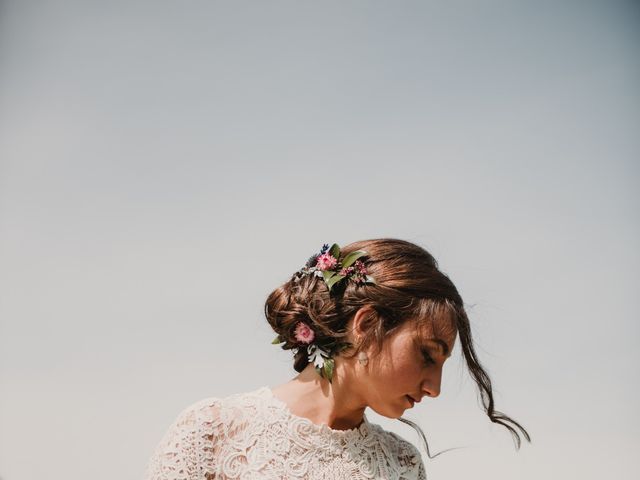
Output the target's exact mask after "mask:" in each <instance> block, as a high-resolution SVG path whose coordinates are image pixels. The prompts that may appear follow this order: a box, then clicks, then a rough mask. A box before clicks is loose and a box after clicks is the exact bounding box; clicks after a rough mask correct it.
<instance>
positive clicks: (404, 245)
mask: <svg viewBox="0 0 640 480" xmlns="http://www.w3.org/2000/svg"><path fill="white" fill-rule="evenodd" d="M356 250H365V251H366V252H367V254H368V255H367V256H366V257H363V260H364V263H365V264H366V267H367V270H368V272H369V274H370V275H371V276H372V277H373V278H374V279H375V282H376V283H375V284H373V285H372V284H366V285H358V284H355V283H354V282H350V281H342V282H339V284H338V285H336V286H334V288H333V290H332V291H331V293H330V292H329V290H328V289H327V287H326V285H325V284H324V281H323V280H322V279H321V278H319V277H316V276H315V275H308V276H305V277H302V278H301V279H299V281H296V280H295V275H294V276H292V278H291V279H290V280H289V281H288V282H286V283H285V284H284V285H282V286H280V287H278V288H276V289H275V290H274V291H273V292H272V293H271V294H270V295H269V297H268V298H267V300H266V302H265V315H266V317H267V320H268V322H269V324H270V325H271V327H272V328H273V329H274V330H275V332H276V333H277V334H278V335H280V337H281V339H283V340H284V341H285V344H284V345H283V348H294V346H295V340H294V329H295V326H296V325H297V323H298V322H300V321H302V322H305V323H307V324H308V325H309V326H311V328H312V329H313V330H314V331H315V333H316V339H317V342H319V343H323V342H327V341H332V340H336V339H340V338H344V337H345V336H346V335H347V332H346V325H347V322H348V321H349V320H350V319H351V318H352V317H353V316H354V314H355V313H356V312H357V311H358V310H359V309H360V308H361V307H364V306H370V307H372V313H371V315H370V316H369V317H367V325H368V327H369V328H368V329H367V332H368V333H367V334H366V337H365V339H364V341H363V343H362V344H360V345H359V346H358V347H356V348H355V351H352V355H355V353H357V351H358V350H359V348H362V347H363V346H365V345H368V344H369V343H371V342H373V343H374V344H376V345H377V346H378V348H379V347H380V346H381V345H382V342H383V340H384V337H385V335H386V334H388V333H389V332H390V331H391V330H392V329H395V328H396V327H398V326H400V325H401V324H402V323H404V322H405V321H407V320H409V319H416V318H418V319H421V318H427V319H431V320H432V323H433V324H435V323H436V322H434V321H433V320H435V319H437V318H442V319H446V320H447V322H446V323H448V324H450V325H452V326H454V327H455V328H456V330H457V332H458V335H459V339H460V345H461V347H462V354H463V356H464V359H465V361H466V364H467V368H468V369H469V372H470V373H471V377H472V378H473V380H474V381H475V383H476V385H477V387H478V390H479V393H480V399H481V401H482V405H483V407H484V410H485V412H486V414H487V416H488V417H489V419H490V420H491V421H492V422H494V423H497V424H500V425H502V426H503V427H505V428H506V429H507V430H509V432H510V433H511V435H512V437H513V440H514V442H515V445H516V448H520V444H521V438H520V434H522V435H523V436H524V438H526V440H527V441H531V439H530V437H529V434H528V433H527V431H526V430H525V429H524V428H523V427H522V426H521V425H520V424H519V423H518V422H516V421H515V420H513V419H511V418H510V417H508V416H507V415H505V414H503V413H501V412H499V411H497V410H495V407H494V400H493V391H492V387H491V380H490V378H489V376H488V375H487V372H486V371H485V370H484V368H483V367H482V365H481V364H480V362H479V361H478V358H477V355H476V352H475V349H474V346H473V339H472V336H471V328H470V326H469V319H468V317H467V314H466V312H465V309H464V305H463V301H462V298H461V297H460V294H459V293H458V290H457V289H456V287H455V285H454V284H453V282H451V280H450V279H449V277H447V276H446V275H445V274H444V273H442V272H441V271H440V270H439V269H438V264H437V262H436V260H435V259H434V258H433V256H432V255H431V254H430V253H429V252H427V251H426V250H424V249H423V248H421V247H419V246H417V245H415V244H413V243H411V242H407V241H405V240H398V239H393V238H380V239H374V240H364V241H360V242H354V243H351V244H349V245H347V246H345V247H343V248H342V252H341V254H342V255H347V254H349V253H350V252H353V251H356ZM336 287H338V288H336ZM307 363H308V360H307V355H306V354H305V352H304V350H303V349H301V350H300V351H298V353H296V355H295V357H294V368H295V370H296V371H298V372H301V371H302V370H303V369H304V368H305V367H306V366H307ZM401 420H403V421H405V419H401ZM405 423H408V424H410V425H411V426H413V427H414V428H416V429H417V430H418V433H419V434H420V435H421V437H422V438H423V440H425V439H424V434H423V433H422V431H421V430H420V429H419V427H417V425H415V424H413V422H409V421H405ZM425 443H426V441H425ZM427 453H429V452H428V445H427ZM429 456H430V455H429Z"/></svg>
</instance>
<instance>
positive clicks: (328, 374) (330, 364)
mask: <svg viewBox="0 0 640 480" xmlns="http://www.w3.org/2000/svg"><path fill="white" fill-rule="evenodd" d="M334 366H335V364H334V361H333V358H325V360H324V366H323V370H324V377H325V378H326V379H327V380H329V383H331V380H332V379H333V368H334Z"/></svg>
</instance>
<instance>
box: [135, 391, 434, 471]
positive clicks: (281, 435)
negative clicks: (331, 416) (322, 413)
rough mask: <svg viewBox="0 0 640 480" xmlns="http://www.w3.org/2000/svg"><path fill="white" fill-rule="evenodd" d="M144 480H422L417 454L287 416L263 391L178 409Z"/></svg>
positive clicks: (391, 437) (357, 432) (384, 438)
mask: <svg viewBox="0 0 640 480" xmlns="http://www.w3.org/2000/svg"><path fill="white" fill-rule="evenodd" d="M144 478H145V480H211V479H216V480H227V479H263V480H275V479H294V478H298V479H302V478H304V479H312V480H315V479H333V480H335V479H347V478H349V479H354V480H365V479H367V480H368V479H394V480H395V479H397V480H401V479H402V480H425V479H426V475H425V472H424V465H423V463H422V460H421V458H420V453H419V452H418V451H417V449H416V448H415V447H414V446H413V445H412V444H411V443H409V442H407V441H406V440H404V439H402V438H401V437H400V436H398V435H396V434H394V433H392V432H388V431H386V430H384V429H382V427H380V426H378V425H375V424H372V423H370V422H369V421H368V420H367V418H366V416H365V418H364V421H363V422H362V423H361V424H360V426H359V427H357V428H354V429H351V430H333V429H331V428H330V427H328V426H327V425H316V424H314V423H313V422H311V421H310V420H309V419H306V418H303V417H298V416H295V415H293V414H292V413H291V411H290V410H289V409H288V408H287V406H286V404H285V403H284V402H282V401H281V400H279V399H278V398H276V397H275V396H274V395H273V393H272V392H271V390H270V389H269V388H268V387H262V388H260V389H258V390H256V391H254V392H249V393H243V394H236V395H231V396H229V397H226V398H222V399H219V398H206V399H203V400H200V401H198V402H196V403H194V404H192V405H191V406H189V407H187V408H186V409H185V410H183V411H182V412H181V413H180V414H179V415H178V417H177V419H176V420H175V421H174V422H173V423H172V424H171V426H170V427H169V429H168V430H167V432H166V433H165V434H164V436H163V437H162V439H161V441H160V443H159V444H158V446H157V447H156V449H155V451H154V453H153V455H152V456H151V459H150V460H149V463H148V465H147V470H146V473H145V477H144Z"/></svg>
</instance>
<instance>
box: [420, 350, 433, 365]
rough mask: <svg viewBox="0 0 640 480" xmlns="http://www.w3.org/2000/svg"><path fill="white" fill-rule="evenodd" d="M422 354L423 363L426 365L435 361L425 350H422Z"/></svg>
mask: <svg viewBox="0 0 640 480" xmlns="http://www.w3.org/2000/svg"><path fill="white" fill-rule="evenodd" d="M422 356H423V357H424V363H425V364H426V365H433V364H434V363H435V362H434V361H433V358H431V355H429V352H428V351H427V350H422Z"/></svg>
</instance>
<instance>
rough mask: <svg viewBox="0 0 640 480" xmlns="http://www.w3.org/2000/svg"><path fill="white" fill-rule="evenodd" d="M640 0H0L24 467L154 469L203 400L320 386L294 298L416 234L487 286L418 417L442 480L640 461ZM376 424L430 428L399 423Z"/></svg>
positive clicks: (1, 258) (0, 176)
mask: <svg viewBox="0 0 640 480" xmlns="http://www.w3.org/2000/svg"><path fill="white" fill-rule="evenodd" d="M639 20H640V11H639V9H638V6H637V4H635V3H634V2H631V1H628V2H623V1H604V0H603V1H600V2H595V1H562V0H561V1H541V2H533V1H453V2H451V1H447V2H444V1H443V2H437V3H436V2H428V1H423V2H410V1H401V2H392V1H388V2H380V1H349V2H344V1H340V2H338V1H322V2H319V1H317V2H311V1H250V2H249V1H233V2H231V1H229V2H218V1H212V0H209V1H204V0H201V1H177V0H176V1H158V0H155V1H122V2H116V1H114V2H87V1H83V2H81V1H72V0H65V1H61V0H59V1H39V2H38V1H7V0H5V1H3V2H1V3H0V72H1V73H0V479H2V480H36V479H41V478H51V479H62V478H64V479H66V480H80V479H82V480H85V479H87V478H91V479H92V480H102V479H104V480H107V479H109V480H111V479H114V478H118V479H131V480H134V479H139V478H140V477H141V476H142V473H143V471H144V468H145V466H146V463H147V461H148V458H149V456H150V455H151V452H152V450H153V448H154V447H155V445H156V444H157V443H158V441H159V440H160V437H161V436H162V434H163V433H164V431H165V430H166V429H167V427H168V426H169V424H170V423H171V422H172V421H173V420H174V418H175V417H176V416H177V414H178V413H179V412H180V411H181V410H182V409H183V408H185V407H186V406H188V405H190V404H192V403H194V402H195V401H197V400H199V399H201V398H205V397H210V396H225V395H228V394H231V393H235V392H244V391H250V390H254V389H256V388H258V387H260V386H262V385H270V386H275V385H277V384H279V383H282V382H284V381H286V380H288V379H289V378H290V377H292V376H293V373H294V372H293V369H292V366H291V365H292V364H291V361H290V356H289V352H283V351H281V350H279V349H278V348H277V347H274V346H273V345H271V344H270V341H271V339H272V338H273V332H272V331H270V329H269V326H268V324H267V322H266V321H265V319H264V317H263V313H262V308H263V304H264V301H265V299H266V297H267V295H268V294H269V293H270V292H271V291H272V290H273V289H274V288H276V287H277V286H278V285H279V284H280V283H281V282H283V281H285V280H287V278H288V277H289V276H290V275H291V274H292V273H293V272H294V271H296V270H297V269H299V268H300V267H301V266H302V265H303V264H304V263H305V261H306V260H307V258H308V257H309V255H311V254H313V253H314V252H316V251H318V249H319V248H320V247H321V246H322V244H323V243H333V242H337V243H339V244H341V245H345V244H347V243H350V242H352V241H355V240H360V239H367V238H377V237H397V238H402V239H406V240H410V241H413V242H415V243H418V244H419V245H421V246H422V247H424V248H426V249H427V250H428V251H430V252H431V253H432V254H433V255H434V256H435V257H436V258H437V259H438V261H439V263H440V266H441V268H442V270H443V271H444V272H446V273H447V274H448V275H449V276H450V278H451V279H452V280H453V281H454V283H455V284H456V285H457V287H458V288H459V290H460V293H461V294H462V296H463V298H464V300H465V302H466V304H467V306H468V311H469V315H470V318H471V321H472V324H473V331H474V333H475V335H476V338H477V341H478V349H479V355H480V356H481V359H482V361H483V363H484V364H485V365H486V367H487V369H488V371H489V372H490V374H491V376H492V380H493V382H494V385H495V388H496V400H497V406H498V408H499V409H500V410H503V411H505V412H506V413H508V414H510V415H512V416H513V417H514V418H516V419H517V420H519V421H521V422H522V423H523V424H524V425H525V426H526V427H527V428H528V429H529V431H530V433H531V435H532V437H533V441H534V443H533V444H531V445H524V446H523V448H522V450H521V451H520V452H518V453H516V452H515V451H514V449H513V446H512V443H511V440H510V437H509V435H508V434H507V433H506V431H504V429H502V428H499V427H497V426H492V425H491V424H490V422H488V420H487V419H486V417H485V415H484V413H483V412H482V411H481V410H480V408H479V407H478V402H477V400H476V396H475V390H474V387H473V384H472V382H471V381H470V380H469V377H468V375H467V373H466V371H465V369H464V368H463V365H462V363H461V361H460V350H459V348H458V347H456V349H455V351H454V355H453V357H452V359H451V360H450V362H449V363H448V365H447V367H446V368H445V374H444V375H445V378H444V384H443V393H442V395H441V396H440V397H439V398H437V399H434V400H429V401H425V402H423V403H421V404H420V405H419V406H417V407H416V408H415V409H414V410H412V411H409V412H407V417H408V418H411V419H413V420H415V421H417V422H418V423H419V424H420V425H421V426H422V427H423V429H424V430H425V432H426V433H427V436H428V438H429V439H430V442H431V445H432V448H433V449H434V450H442V449H446V448H450V447H464V448H462V449H459V450H455V451H453V452H449V453H446V454H444V455H442V456H440V457H438V458H437V459H436V460H434V461H431V462H430V461H428V460H426V462H427V471H428V475H429V478H430V480H440V479H442V480H447V479H454V478H492V479H494V480H507V479H509V480H512V479H514V478H517V479H522V480H528V479H531V480H533V479H535V480H538V479H540V478H552V479H553V478H563V479H566V478H580V479H582V480H591V479H593V480H595V479H601V478H604V477H607V478H616V479H617V480H631V479H632V478H633V479H635V478H636V475H637V472H638V469H639V468H640V462H639V461H638V454H637V452H638V449H639V448H640V414H639V413H638V409H637V406H638V405H639V404H640V384H639V383H640V382H639V378H640V375H639V373H640V372H639V370H640V368H639V367H638V365H640V353H639V350H638V347H637V345H638V342H639V341H640V326H639V325H640V318H639V317H640V316H639V315H638V311H639V309H638V306H637V303H636V301H637V298H638V280H639V276H640V275H639V273H638V272H640V255H639V253H638V246H639V245H640V242H639V240H640V225H639V221H638V206H639V194H638V191H639V189H638V178H639V175H638V174H639V170H640V167H639V162H638V159H639V154H640V140H639V139H640V135H639V132H640V131H639V127H640V108H639V107H640V101H639V100H640V90H639V85H640V60H639V59H640V55H639V47H640V43H639V40H640V38H639V37H640V33H639V32H640V30H639V28H638V26H639ZM370 418H371V419H373V421H375V422H379V423H382V424H383V425H384V426H385V427H387V428H390V429H393V430H394V431H396V432H398V433H400V434H401V435H403V436H404V437H405V438H407V439H408V440H410V441H412V442H414V443H415V444H419V440H418V438H417V436H416V435H415V433H414V432H413V431H412V430H411V429H410V428H408V427H406V426H405V425H402V424H400V423H399V422H397V421H391V420H387V419H384V418H380V417H377V416H375V415H374V414H370Z"/></svg>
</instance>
